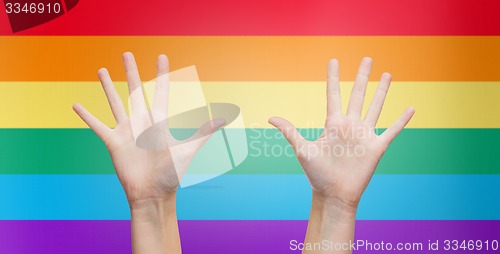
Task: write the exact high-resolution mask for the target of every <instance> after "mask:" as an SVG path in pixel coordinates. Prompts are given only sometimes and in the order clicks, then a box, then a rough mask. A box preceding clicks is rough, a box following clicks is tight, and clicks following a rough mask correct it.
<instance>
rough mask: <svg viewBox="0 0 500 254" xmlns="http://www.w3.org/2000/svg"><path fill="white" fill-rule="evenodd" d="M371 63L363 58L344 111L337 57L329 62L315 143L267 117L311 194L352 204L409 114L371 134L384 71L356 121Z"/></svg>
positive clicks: (384, 85) (378, 109)
mask: <svg viewBox="0 0 500 254" xmlns="http://www.w3.org/2000/svg"><path fill="white" fill-rule="evenodd" d="M371 66H372V60H371V59H370V58H364V59H363V60H362V62H361V65H360V67H359V71H358V75H357V77H356V80H355V82H354V86H353V88H352V93H351V99H350V101H349V106H348V109H347V114H346V115H344V114H343V113H342V106H341V96H340V86H339V65H338V61H337V60H336V59H333V60H331V61H330V62H329V64H328V79H327V118H326V123H325V127H324V130H323V133H322V135H321V136H320V137H319V138H318V139H317V140H316V141H307V140H305V139H304V138H303V137H302V136H301V135H300V133H299V132H298V131H297V130H296V128H295V127H294V126H293V125H292V124H291V123H290V122H288V121H287V120H285V119H282V118H278V117H273V118H271V119H270V120H269V122H270V123H271V124H272V125H274V126H275V127H277V128H278V129H279V130H280V131H281V132H282V133H283V134H284V136H285V137H286V138H287V140H288V141H289V143H290V144H291V145H292V146H293V148H294V150H295V152H296V154H297V158H298V160H299V162H300V164H301V165H302V167H303V169H304V171H305V173H306V175H307V177H308V179H309V182H310V183H311V186H312V189H313V192H314V193H315V194H318V195H320V196H322V197H325V198H327V199H334V200H335V201H340V202H342V203H344V204H346V205H349V206H352V207H357V204H358V203H359V200H360V198H361V195H362V194H363V192H364V190H365V189H366V187H367V186H368V183H369V182H370V179H371V177H372V175H373V173H374V171H375V169H376V167H377V164H378V162H379V161H380V158H381V157H382V155H383V154H384V152H385V150H386V148H387V147H388V145H389V144H390V143H391V142H392V140H393V139H394V138H395V137H396V136H397V135H398V134H399V132H400V131H401V130H402V129H403V128H404V126H405V125H406V124H407V123H408V122H409V120H410V119H411V117H412V116H413V114H414V109H413V108H411V107H410V108H408V109H407V110H406V111H405V112H404V113H403V115H402V116H401V117H400V118H399V119H398V120H397V121H396V122H395V123H394V124H393V125H392V126H391V127H389V128H388V129H387V130H386V131H385V132H384V133H383V134H381V135H377V134H376V133H375V125H376V123H377V121H378V118H379V116H380V113H381V110H382V106H383V103H384V100H385V97H386V94H387V91H388V88H389V85H390V82H391V75H390V74H388V73H384V74H383V75H382V77H381V80H380V83H379V85H378V88H377V90H376V93H375V96H374V98H373V101H372V103H371V105H370V107H369V109H368V112H367V114H366V116H365V118H364V120H362V119H361V111H362V109H363V102H364V98H365V93H366V87H367V84H368V76H369V74H370V71H371Z"/></svg>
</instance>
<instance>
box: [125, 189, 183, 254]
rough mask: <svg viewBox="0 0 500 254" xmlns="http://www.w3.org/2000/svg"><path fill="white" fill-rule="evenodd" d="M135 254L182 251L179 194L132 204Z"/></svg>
mask: <svg viewBox="0 0 500 254" xmlns="http://www.w3.org/2000/svg"><path fill="white" fill-rule="evenodd" d="M130 211H131V216H132V249H133V253H134V254H156V253H158V254H171V253H172V254H177V253H181V245H180V238H179V228H178V224H177V214H176V198H175V194H172V195H171V196H169V197H167V198H165V199H148V200H141V201H135V202H133V203H132V202H131V203H130Z"/></svg>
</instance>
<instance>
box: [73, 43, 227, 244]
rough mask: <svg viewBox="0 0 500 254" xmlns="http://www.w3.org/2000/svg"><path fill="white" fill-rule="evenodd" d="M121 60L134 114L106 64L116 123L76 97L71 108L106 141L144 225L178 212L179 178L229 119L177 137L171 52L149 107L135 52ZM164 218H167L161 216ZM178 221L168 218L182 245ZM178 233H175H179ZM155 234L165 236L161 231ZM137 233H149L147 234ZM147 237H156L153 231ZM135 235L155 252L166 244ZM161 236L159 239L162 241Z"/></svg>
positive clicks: (104, 79) (103, 74) (104, 77)
mask: <svg viewBox="0 0 500 254" xmlns="http://www.w3.org/2000/svg"><path fill="white" fill-rule="evenodd" d="M123 63H124V65H125V71H126V74H127V81H128V88H129V94H130V102H131V106H132V112H131V114H130V116H128V115H127V112H126V110H125V107H124V105H123V103H122V101H121V99H120V97H119V95H118V93H117V91H116V90H115V87H114V85H113V82H112V81H111V78H110V76H109V73H108V71H107V70H106V69H100V70H99V71H98V76H99V80H100V81H101V84H102V87H103V89H104V92H105V94H106V97H107V98H108V102H109V105H110V107H111V110H112V112H113V115H114V118H115V120H116V127H115V128H114V129H111V128H109V127H107V126H106V125H105V124H103V123H102V122H101V121H99V120H98V119H97V118H95V117H94V116H93V115H92V114H91V113H89V112H88V111H87V110H86V109H85V108H84V107H83V106H82V105H80V104H78V103H76V104H75V105H74V106H73V109H74V110H75V112H76V113H77V114H78V115H79V116H80V117H81V118H82V120H83V121H85V123H87V125H88V126H89V127H90V128H91V129H92V130H93V131H94V132H95V133H96V134H97V135H98V136H99V137H100V138H101V139H102V141H103V142H104V143H105V145H106V147H107V149H108V151H109V153H110V155H111V158H112V161H113V165H114V168H115V170H116V173H117V175H118V178H119V180H120V182H121V184H122V186H123V189H124V190H125V193H126V195H127V199H128V202H129V205H130V207H131V211H132V223H133V226H134V222H139V224H140V225H141V226H144V225H145V223H143V222H155V223H157V224H158V225H160V224H161V222H162V221H159V220H160V219H159V218H158V217H162V216H164V215H163V214H161V213H164V212H169V213H170V214H169V216H170V217H172V215H173V217H174V218H175V194H176V190H177V188H178V185H179V182H180V179H181V178H182V176H183V175H184V173H185V172H186V170H187V168H188V166H189V163H190V162H191V160H192V158H193V157H194V155H195V154H196V152H197V151H198V150H199V149H200V148H201V147H202V145H203V144H204V143H205V142H206V141H207V140H208V139H209V137H210V135H211V134H212V133H213V132H214V131H215V130H217V129H218V128H219V127H221V126H222V125H224V124H225V121H224V120H223V119H216V120H212V121H210V122H207V123H205V124H204V125H203V126H202V127H201V128H200V129H199V130H198V131H197V132H196V133H195V134H194V135H193V136H192V137H190V138H189V139H187V140H183V141H178V140H176V139H175V138H173V136H172V135H171V133H170V131H169V128H168V121H167V120H168V118H167V115H168V114H167V113H168V91H169V74H168V73H169V64H168V59H167V57H166V56H165V55H160V56H159V57H158V64H157V78H156V88H155V96H154V101H153V104H152V105H151V110H148V108H147V106H146V102H145V100H144V94H143V91H142V82H141V79H140V77H139V72H138V69H137V65H136V63H135V60H134V56H133V55H132V54H131V53H129V52H127V53H124V54H123ZM148 128H150V130H151V128H153V131H148V137H147V140H148V141H147V142H146V143H143V144H142V145H139V144H138V142H137V138H138V136H139V135H140V134H141V133H144V131H145V130H146V129H148ZM159 210H161V211H159ZM136 214H137V216H135V218H136V220H135V221H134V215H136ZM150 217H151V218H150ZM165 221H168V220H164V221H163V222H165ZM174 221H175V220H174ZM174 221H172V222H169V226H171V227H170V228H171V229H170V231H175V232H174V233H175V234H173V235H172V236H171V237H173V238H174V241H173V242H174V243H173V244H174V245H178V233H177V223H176V221H175V225H173V224H174ZM146 224H147V223H146ZM141 226H140V227H141ZM152 226H154V225H152ZM140 227H137V230H136V231H135V232H134V230H133V234H135V233H137V231H146V232H147V231H148V230H149V229H150V228H147V229H146V230H140V229H139V228H140ZM162 230H165V229H162ZM146 234H147V233H146ZM176 234H177V239H175V237H176ZM157 235H158V236H162V234H159V233H158V232H157ZM138 237H142V238H147V237H148V236H147V235H143V236H138ZM149 237H151V238H152V239H154V237H153V236H149ZM137 240H140V239H137V238H135V237H134V251H137V252H144V253H155V252H158V251H159V250H160V251H161V250H162V248H157V250H155V249H148V248H149V247H151V248H153V247H154V246H153V245H151V244H150V243H148V244H142V243H144V242H143V241H137ZM160 240H161V239H159V240H158V241H160ZM162 241H163V240H161V241H160V242H157V243H156V244H162ZM147 245H151V246H149V247H148V246H147ZM164 247H165V246H164ZM176 248H177V249H178V251H179V252H180V246H174V247H172V246H170V247H169V249H171V250H172V249H173V250H174V251H173V252H172V253H177V252H176V251H175V249H176ZM147 249H148V250H147ZM151 251H152V252H151ZM159 253H165V252H159Z"/></svg>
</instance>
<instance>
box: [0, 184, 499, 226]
mask: <svg viewBox="0 0 500 254" xmlns="http://www.w3.org/2000/svg"><path fill="white" fill-rule="evenodd" d="M499 186H500V175H375V176H374V177H373V180H372V182H371V183H370V186H369V187H368V189H367V190H366V192H365V195H364V197H363V200H362V201H361V204H360V207H359V210H358V219H362V220H386V219H387V220H499V219H500V202H498V200H500V187H499ZM310 199H311V190H310V187H309V183H308V182H307V179H306V178H305V176H304V175H223V176H221V177H218V178H215V179H213V180H211V181H207V182H204V183H202V184H198V185H195V186H191V187H188V188H184V189H181V190H179V193H178V205H177V208H178V216H179V219H182V220H229V219H231V220H306V219H308V215H309V209H310V204H311V203H310V202H311V201H310ZM0 204H1V209H0V220H123V219H129V218H130V215H129V210H128V205H127V201H126V198H125V194H124V193H123V190H122V188H121V186H120V184H119V182H118V180H117V178H116V176H115V175H0Z"/></svg>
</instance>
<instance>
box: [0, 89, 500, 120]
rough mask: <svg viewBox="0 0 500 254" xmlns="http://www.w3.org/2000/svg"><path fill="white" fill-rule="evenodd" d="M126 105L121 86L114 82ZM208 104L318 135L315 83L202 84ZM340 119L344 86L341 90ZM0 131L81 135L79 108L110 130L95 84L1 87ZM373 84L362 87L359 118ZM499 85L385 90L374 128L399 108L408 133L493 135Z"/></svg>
mask: <svg viewBox="0 0 500 254" xmlns="http://www.w3.org/2000/svg"><path fill="white" fill-rule="evenodd" d="M116 85H117V87H118V91H119V93H120V95H121V96H122V98H123V99H124V101H125V99H126V96H127V88H126V83H124V82H117V83H116ZM202 85H203V90H204V93H205V96H206V99H207V101H208V102H227V103H234V104H237V105H238V106H240V108H241V110H242V113H243V118H244V120H245V126H246V127H256V128H270V127H271V126H270V125H269V124H267V119H268V117H270V116H274V115H278V116H282V117H285V118H287V119H289V120H290V121H292V122H293V123H294V124H295V125H296V126H297V127H305V128H307V127H309V128H314V127H322V126H323V123H324V118H325V111H326V109H325V105H326V101H325V86H324V83H323V82H203V83H202ZM341 86H342V98H343V101H342V103H343V105H344V108H343V109H344V111H345V110H346V107H347V106H346V105H347V101H348V96H349V93H350V87H351V86H352V82H344V83H342V84H341ZM0 87H2V92H1V93H0V103H1V106H0V115H1V118H0V127H1V128H84V127H86V125H85V124H84V123H83V122H82V121H81V120H80V119H79V118H78V117H77V116H76V114H74V113H73V111H72V109H71V106H72V104H73V103H74V102H77V101H78V102H81V103H82V104H84V105H85V106H86V107H87V108H88V109H89V110H90V111H91V112H92V113H94V114H95V115H96V116H97V117H98V118H100V119H102V120H103V121H104V122H105V123H106V124H108V125H110V126H112V125H113V124H114V121H113V118H112V114H111V111H110V110H109V107H108V105H107V101H106V98H105V96H104V93H103V92H102V91H101V87H100V85H99V83H98V82H1V83H0ZM375 87H376V83H375V82H373V83H370V84H369V89H368V92H367V100H366V103H365V110H366V108H367V106H368V104H369V99H370V98H371V96H372V95H373V93H374V90H375ZM498 98H500V82H458V83H457V82H393V84H392V87H391V89H390V93H389V95H388V98H387V100H386V104H385V107H384V111H383V113H382V115H381V118H380V121H379V124H378V127H388V126H389V125H390V124H391V123H392V122H393V121H395V120H396V119H397V118H398V117H399V115H400V114H401V113H402V112H403V111H404V109H405V108H406V107H407V106H410V105H412V106H414V107H415V108H416V112H417V113H416V115H415V117H414V119H413V120H412V121H411V122H410V124H409V127H412V128H500V114H499V113H498V111H497V109H498V105H497V104H498V103H497V102H498Z"/></svg>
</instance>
